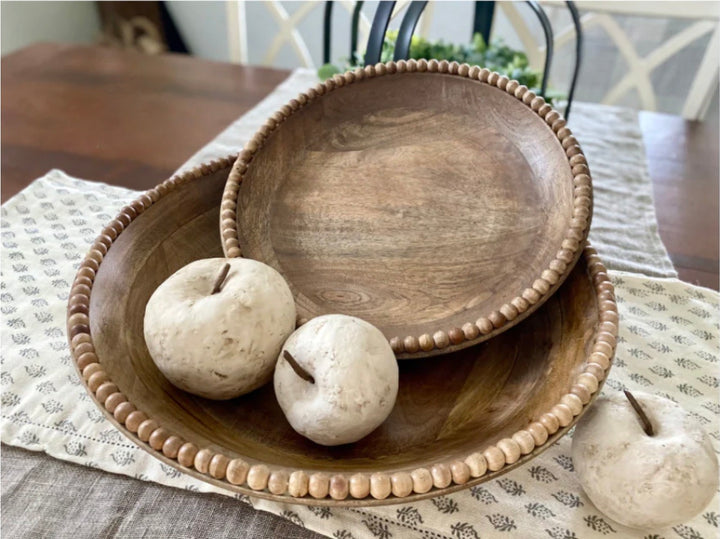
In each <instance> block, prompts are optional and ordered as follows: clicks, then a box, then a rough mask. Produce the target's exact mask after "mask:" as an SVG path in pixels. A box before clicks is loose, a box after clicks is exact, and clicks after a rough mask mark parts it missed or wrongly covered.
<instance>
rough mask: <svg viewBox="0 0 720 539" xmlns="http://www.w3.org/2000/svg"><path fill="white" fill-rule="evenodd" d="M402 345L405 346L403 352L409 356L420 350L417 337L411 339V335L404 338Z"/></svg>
mask: <svg viewBox="0 0 720 539" xmlns="http://www.w3.org/2000/svg"><path fill="white" fill-rule="evenodd" d="M403 344H404V345H405V351H406V352H408V353H409V354H414V353H415V352H417V351H418V350H420V343H419V342H418V339H417V337H413V336H412V335H409V336H407V337H405V340H404V341H403Z"/></svg>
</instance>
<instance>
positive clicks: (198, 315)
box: [144, 258, 295, 400]
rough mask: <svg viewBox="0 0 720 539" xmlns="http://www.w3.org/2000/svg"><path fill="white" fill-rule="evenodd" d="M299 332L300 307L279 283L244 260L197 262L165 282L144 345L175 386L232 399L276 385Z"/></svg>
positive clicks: (149, 312) (154, 299)
mask: <svg viewBox="0 0 720 539" xmlns="http://www.w3.org/2000/svg"><path fill="white" fill-rule="evenodd" d="M293 329H295V302H294V300H293V296H292V293H291V292H290V288H289V287H288V285H287V283H286V282H285V280H284V279H283V278H282V276H281V275H280V274H279V273H278V272H277V271H275V270H274V269H273V268H271V267H270V266H266V265H265V264H263V263H261V262H257V261H255V260H249V259H244V258H233V259H224V258H209V259H204V260H197V261H195V262H192V263H190V264H188V265H187V266H185V267H183V268H181V269H179V270H178V271H176V272H175V273H174V274H172V275H171V276H170V277H169V278H168V279H167V280H166V281H165V282H163V283H162V284H161V285H160V286H159V287H158V288H157V289H156V290H155V292H154V293H153V295H152V296H151V297H150V300H149V301H148V303H147V306H146V307H145V320H144V333H145V343H146V344H147V347H148V351H149V352H150V356H151V357H152V359H153V361H154V362H155V365H157V367H158V369H160V372H162V373H163V375H165V377H166V378H167V379H168V380H169V381H170V382H171V383H172V384H174V385H175V386H177V387H179V388H180V389H183V390H185V391H188V392H190V393H193V394H195V395H200V396H201V397H206V398H209V399H218V400H224V399H232V398H235V397H238V396H240V395H243V394H245V393H248V392H250V391H252V390H254V389H256V388H258V387H260V386H262V385H264V384H265V383H267V382H269V381H270V378H272V374H273V369H274V367H275V360H276V359H277V356H278V353H279V352H280V348H281V347H282V344H283V342H284V341H285V339H286V338H287V337H288V335H290V333H292V331H293Z"/></svg>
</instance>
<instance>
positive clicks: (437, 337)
mask: <svg viewBox="0 0 720 539" xmlns="http://www.w3.org/2000/svg"><path fill="white" fill-rule="evenodd" d="M433 342H434V343H435V346H436V347H437V348H439V349H442V348H447V347H448V345H449V344H450V337H448V335H447V333H445V332H444V331H442V330H441V331H436V332H435V333H434V334H433Z"/></svg>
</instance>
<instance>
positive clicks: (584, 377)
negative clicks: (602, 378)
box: [577, 372, 598, 393]
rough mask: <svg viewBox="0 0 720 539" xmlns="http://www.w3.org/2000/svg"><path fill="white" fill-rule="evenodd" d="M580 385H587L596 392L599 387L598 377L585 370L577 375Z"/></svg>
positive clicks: (591, 391)
mask: <svg viewBox="0 0 720 539" xmlns="http://www.w3.org/2000/svg"><path fill="white" fill-rule="evenodd" d="M577 383H578V385H581V386H585V387H586V388H587V389H588V391H589V392H590V393H595V392H596V391H597V388H598V379H597V378H595V377H594V376H593V375H592V374H590V373H587V372H584V373H582V374H580V375H579V376H578V377H577Z"/></svg>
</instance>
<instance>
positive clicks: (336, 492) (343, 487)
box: [330, 474, 350, 500]
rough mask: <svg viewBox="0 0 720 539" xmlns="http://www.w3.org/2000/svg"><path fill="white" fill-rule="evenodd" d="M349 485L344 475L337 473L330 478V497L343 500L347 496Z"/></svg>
mask: <svg viewBox="0 0 720 539" xmlns="http://www.w3.org/2000/svg"><path fill="white" fill-rule="evenodd" d="M349 491H350V485H349V484H348V480H347V478H346V477H345V476H344V475H341V474H337V475H333V476H332V477H331V478H330V497H331V498H332V499H333V500H344V499H345V498H347V497H348V494H349Z"/></svg>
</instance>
